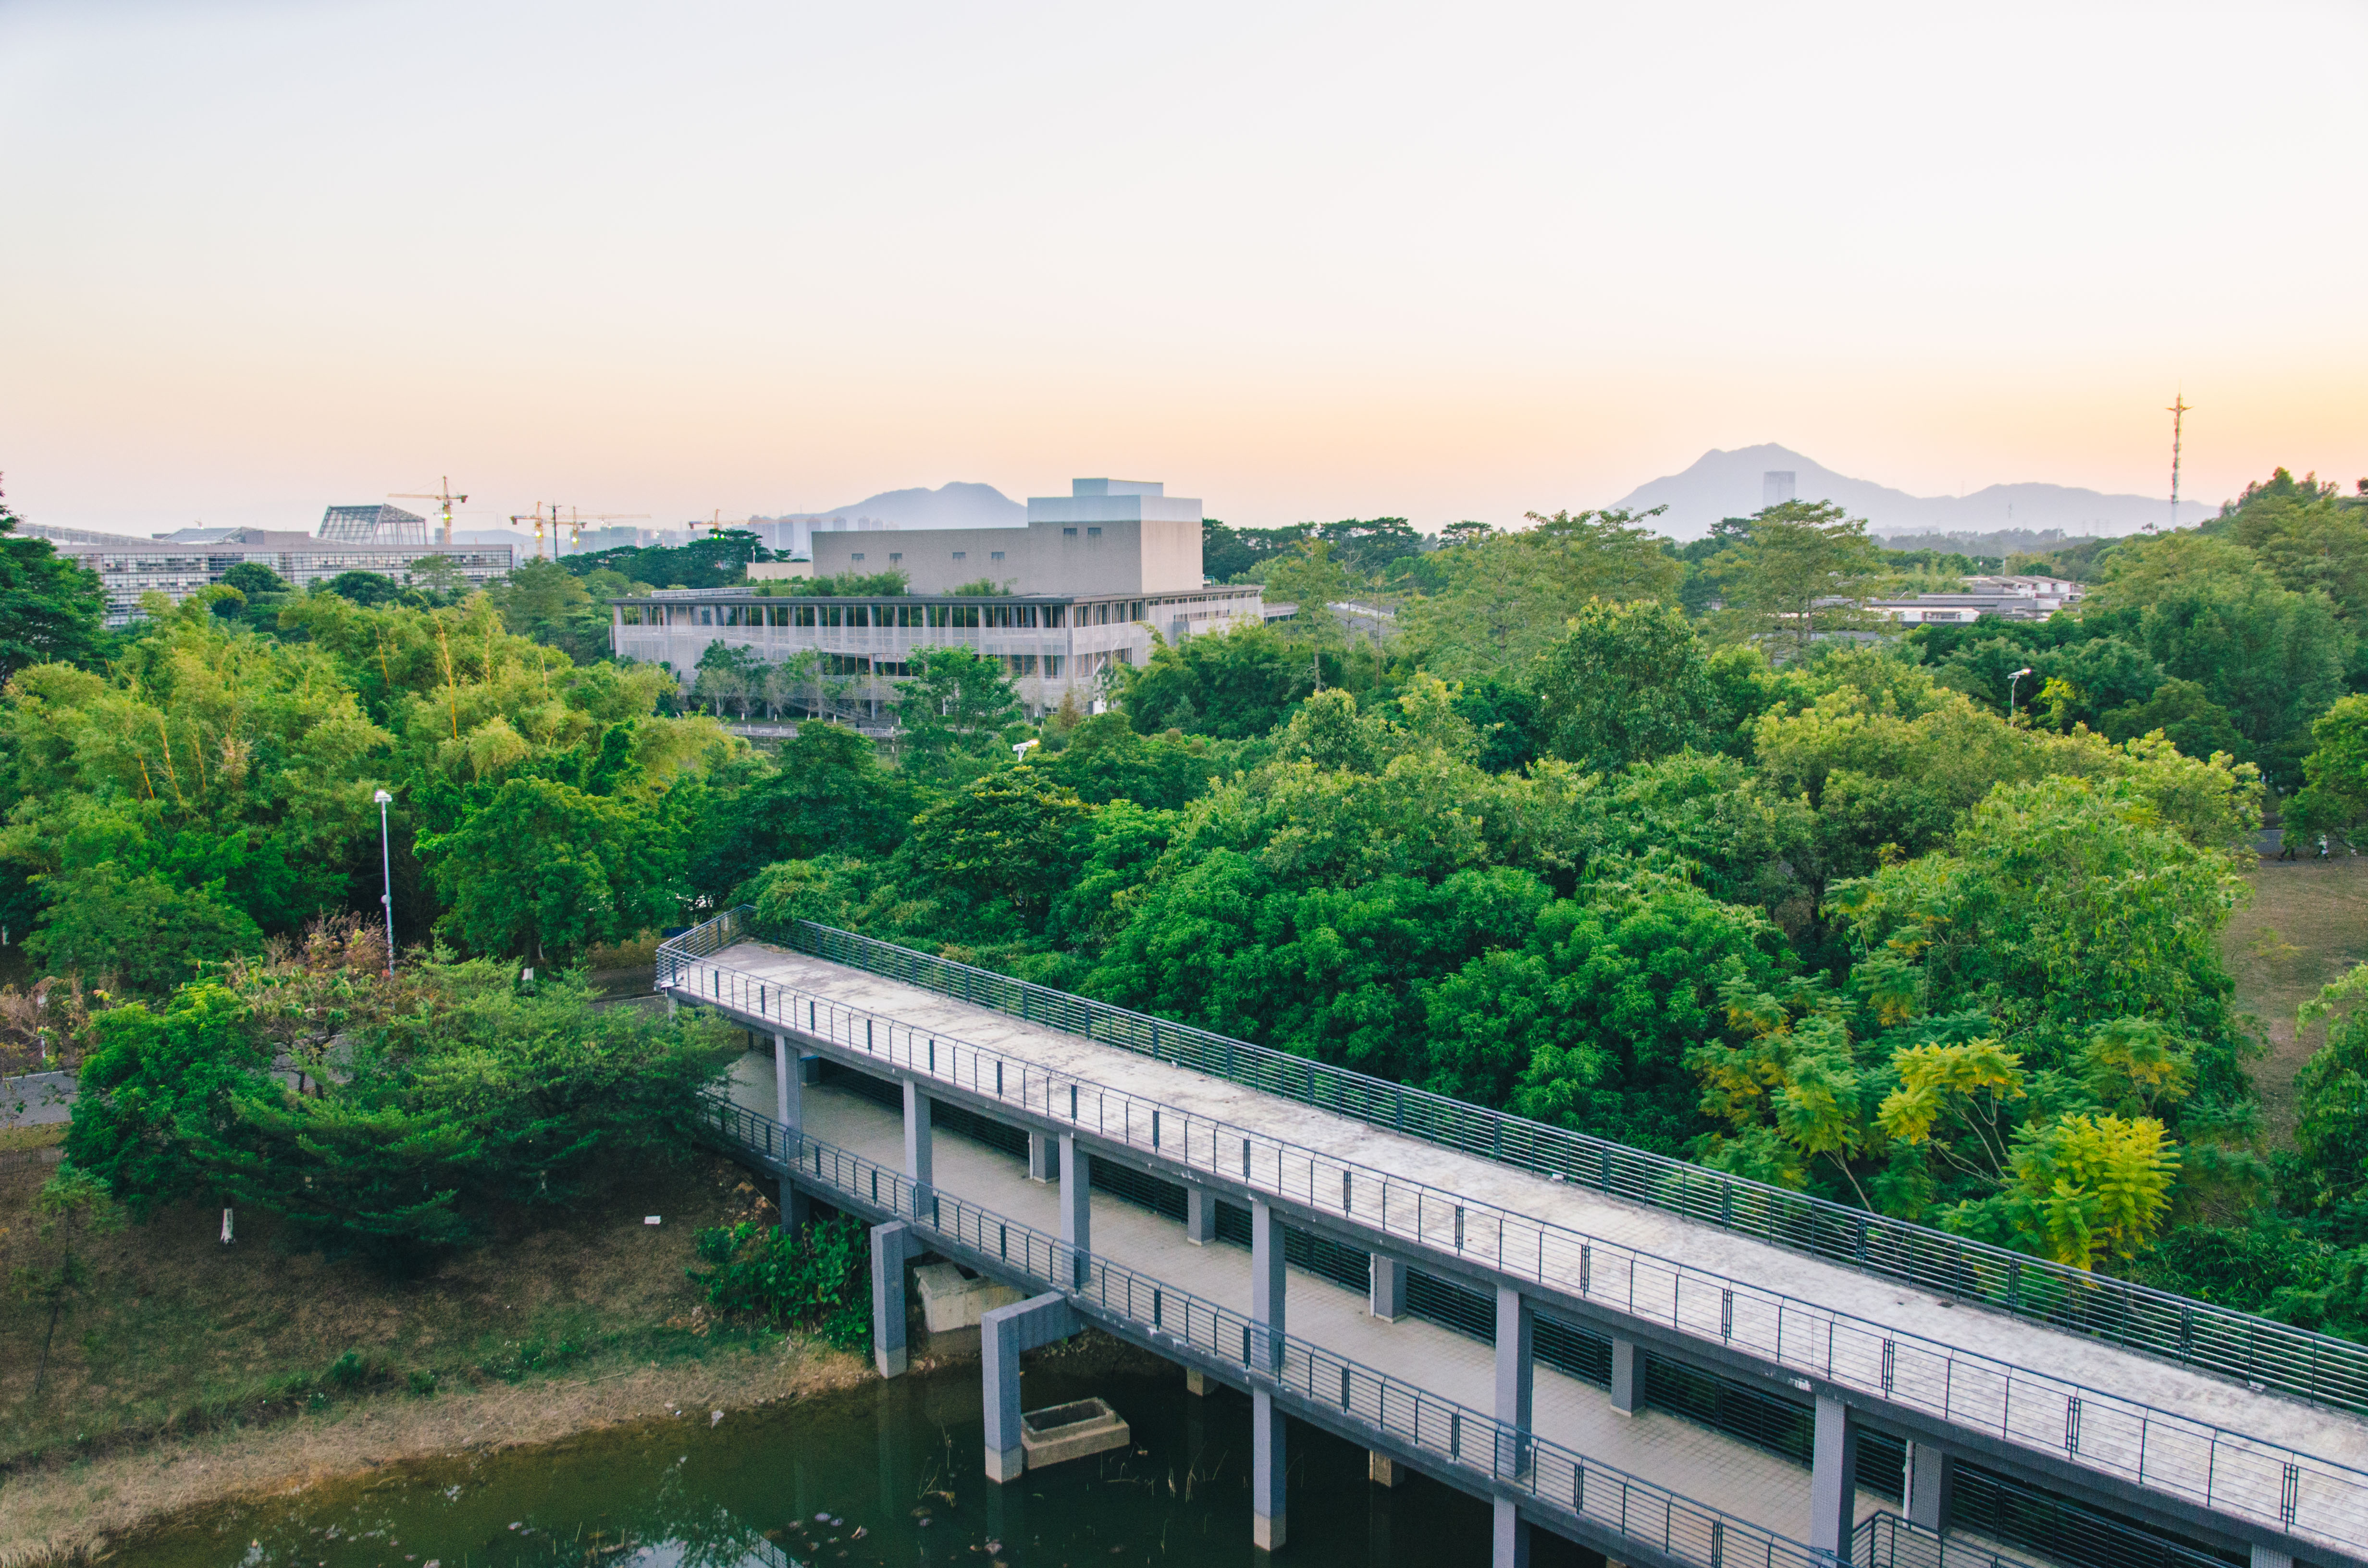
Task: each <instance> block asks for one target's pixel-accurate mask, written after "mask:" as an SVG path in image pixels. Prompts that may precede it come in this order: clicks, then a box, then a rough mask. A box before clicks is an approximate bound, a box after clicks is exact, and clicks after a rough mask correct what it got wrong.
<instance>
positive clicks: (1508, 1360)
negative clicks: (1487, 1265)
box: [1497, 1285, 1537, 1562]
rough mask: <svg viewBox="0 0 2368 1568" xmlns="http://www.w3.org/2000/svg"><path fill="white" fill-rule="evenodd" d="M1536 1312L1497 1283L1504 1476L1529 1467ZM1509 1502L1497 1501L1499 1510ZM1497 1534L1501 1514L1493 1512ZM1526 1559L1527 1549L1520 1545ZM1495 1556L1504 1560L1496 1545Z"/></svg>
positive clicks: (1500, 1451)
mask: <svg viewBox="0 0 2368 1568" xmlns="http://www.w3.org/2000/svg"><path fill="white" fill-rule="evenodd" d="M1536 1335H1537V1312H1536V1310H1535V1309H1534V1308H1532V1307H1531V1305H1530V1302H1529V1299H1528V1298H1527V1297H1525V1296H1523V1295H1522V1294H1521V1293H1520V1291H1519V1290H1515V1289H1514V1288H1513V1287H1512V1286H1510V1285H1499V1286H1497V1420H1499V1421H1501V1422H1503V1423H1504V1424H1505V1426H1509V1427H1511V1428H1512V1430H1511V1431H1509V1432H1508V1431H1505V1430H1503V1429H1501V1428H1500V1429H1499V1430H1498V1431H1497V1474H1499V1475H1502V1476H1506V1477H1508V1478H1511V1477H1517V1476H1520V1475H1521V1474H1523V1473H1525V1472H1526V1471H1528V1470H1529V1468H1530V1440H1529V1438H1530V1406H1531V1396H1532V1395H1533V1393H1534V1392H1535V1391H1536V1388H1537V1362H1536V1359H1535V1340H1536ZM1509 1506H1511V1505H1509V1504H1507V1503H1503V1502H1499V1503H1498V1504H1497V1507H1498V1508H1499V1509H1500V1510H1502V1509H1504V1508H1507V1507H1509ZM1497 1520H1498V1528H1497V1534H1498V1536H1499V1538H1500V1539H1501V1537H1502V1536H1503V1534H1504V1528H1503V1520H1504V1515H1503V1514H1502V1513H1501V1512H1500V1513H1499V1514H1498V1516H1497ZM1522 1556H1523V1558H1524V1559H1525V1560H1526V1558H1527V1556H1528V1551H1527V1549H1526V1548H1524V1549H1523V1551H1522ZM1505 1561H1507V1559H1506V1557H1505V1555H1504V1551H1503V1549H1502V1547H1501V1545H1500V1547H1499V1549H1498V1551H1497V1562H1505Z"/></svg>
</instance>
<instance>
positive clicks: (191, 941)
mask: <svg viewBox="0 0 2368 1568" xmlns="http://www.w3.org/2000/svg"><path fill="white" fill-rule="evenodd" d="M37 885H38V886H39V887H40V892H41V897H42V900H43V903H44V905H45V907H44V908H43V909H42V911H41V915H40V925H39V926H38V928H37V929H36V930H35V931H34V932H33V934H32V935H31V936H30V937H27V938H26V939H25V948H26V950H27V951H28V952H29V953H31V954H32V955H33V957H34V958H36V959H38V960H40V961H41V962H42V963H43V964H44V965H46V966H48V967H49V968H50V969H51V971H55V972H59V973H80V974H86V975H90V976H92V977H93V978H100V977H105V978H107V979H108V980H109V981H111V982H112V983H115V984H117V985H120V986H121V987H122V988H123V989H125V990H127V991H133V992H140V993H144V994H151V995H154V994H162V993H164V992H166V991H170V990H171V989H172V988H173V987H174V986H176V985H178V984H180V983H182V982H183V981H185V980H188V979H191V978H192V977H194V976H195V975H196V974H197V973H198V972H199V971H200V970H202V969H204V968H205V967H207V966H208V965H211V964H219V963H222V962H223V961H225V960H230V959H233V958H235V957H237V956H239V955H241V954H246V953H254V952H258V951H260V950H261V949H262V948H263V931H262V928H261V927H260V926H256V923H255V922H254V921H253V920H252V919H250V918H248V916H247V915H246V913H245V911H244V910H242V909H239V908H238V907H237V906H236V905H234V904H233V903H230V902H229V901H228V900H227V899H226V898H225V897H224V896H223V891H222V885H221V884H220V883H215V884H213V885H211V886H210V887H206V888H200V889H183V888H179V887H176V886H174V885H173V884H172V883H171V882H169V881H165V879H164V878H163V877H160V876H157V875H154V873H144V874H142V873H128V872H126V871H125V870H124V869H123V868H121V867H120V866H118V865H117V864H116V863H115V862H113V861H111V860H108V861H101V862H100V863H99V864H97V865H96V866H86V867H78V868H76V869H72V870H64V871H57V872H52V873H51V874H49V875H47V876H44V877H41V878H39V879H37Z"/></svg>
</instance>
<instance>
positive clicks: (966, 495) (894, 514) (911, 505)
mask: <svg viewBox="0 0 2368 1568" xmlns="http://www.w3.org/2000/svg"><path fill="white" fill-rule="evenodd" d="M792 517H845V518H847V519H848V521H849V522H856V521H860V520H863V519H867V518H868V519H869V520H871V521H872V522H875V523H894V524H895V525H896V526H897V527H898V528H1019V527H1020V526H1022V525H1024V524H1025V523H1026V522H1027V521H1028V506H1027V504H1026V503H1024V502H1020V501H1014V500H1013V499H1011V497H1010V496H1008V495H1006V494H1004V493H1003V492H1002V491H1000V490H997V489H996V487H995V486H994V485H992V484H978V483H972V482H970V481H967V480H955V481H953V482H951V483H947V484H941V485H939V486H938V488H936V489H935V490H931V489H928V487H927V486H918V485H916V486H915V487H914V488H912V489H910V490H883V491H882V492H881V493H880V494H877V495H868V496H866V497H864V498H863V499H862V500H860V501H858V502H856V503H855V504H854V505H853V506H831V507H826V508H825V509H824V510H822V511H819V512H784V513H782V514H781V516H780V519H779V520H781V521H787V520H789V519H790V518H792Z"/></svg>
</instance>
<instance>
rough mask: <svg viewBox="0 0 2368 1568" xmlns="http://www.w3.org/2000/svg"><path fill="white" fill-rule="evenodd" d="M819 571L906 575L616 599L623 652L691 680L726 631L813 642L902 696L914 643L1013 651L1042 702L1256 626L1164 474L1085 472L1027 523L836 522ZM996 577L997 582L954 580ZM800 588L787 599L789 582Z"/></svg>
mask: <svg viewBox="0 0 2368 1568" xmlns="http://www.w3.org/2000/svg"><path fill="white" fill-rule="evenodd" d="M813 540H814V574H815V575H816V576H822V577H836V576H840V575H843V574H848V573H855V574H866V575H869V574H875V573H883V572H889V571H898V572H902V573H904V574H905V577H906V579H907V590H906V592H905V593H903V594H900V595H879V596H873V597H862V598H847V597H811V596H799V597H790V595H794V594H795V590H796V586H797V585H796V584H795V583H794V582H776V583H768V584H766V585H765V586H767V587H770V588H773V589H775V590H776V592H774V593H772V594H769V595H768V594H764V593H760V592H758V591H757V586H756V585H750V586H747V587H740V588H708V589H689V590H678V591H675V592H670V593H659V594H652V595H650V596H648V597H643V598H623V599H612V600H610V601H609V603H610V606H611V608H612V609H613V612H614V616H615V619H614V620H613V622H612V623H611V630H610V633H609V635H610V640H611V642H610V645H611V646H612V647H613V648H614V649H615V651H616V653H617V655H618V656H619V657H620V658H630V659H638V660H642V661H643V662H645V663H652V664H664V665H668V666H670V667H671V668H672V669H673V670H674V671H675V672H676V673H677V676H679V677H680V678H681V680H682V682H683V684H684V686H685V687H689V684H690V682H691V679H692V678H693V673H694V672H695V671H696V670H697V668H698V665H699V661H700V656H701V655H702V654H704V653H706V651H707V649H708V648H709V647H710V646H711V645H712V644H713V643H716V642H730V643H738V644H740V645H742V646H745V647H747V648H749V649H751V650H753V651H754V652H755V653H757V656H758V657H760V658H762V659H765V660H766V661H768V662H770V663H780V662H782V661H784V660H787V659H791V658H793V657H795V656H796V655H798V654H799V653H804V652H807V651H809V650H811V651H813V652H814V653H818V654H820V655H821V656H822V658H823V659H824V661H825V664H826V666H827V667H828V669H829V670H830V672H831V673H832V674H833V675H834V676H837V677H838V678H841V679H850V680H852V681H853V682H854V687H853V688H852V692H851V695H852V698H853V699H854V700H856V701H858V702H860V703H863V704H866V705H868V706H875V707H876V706H878V705H883V704H886V703H888V702H892V701H894V696H895V689H894V688H895V683H896V681H897V680H899V679H900V678H902V677H904V676H907V675H909V674H911V673H912V665H913V663H914V655H915V654H916V652H917V651H919V650H923V649H927V648H936V647H966V648H971V649H973V650H975V651H976V652H977V653H981V654H983V655H985V656H986V657H988V658H992V659H996V660H998V661H1000V662H1001V663H1002V665H1003V666H1004V668H1005V670H1006V671H1007V672H1008V674H1009V675H1010V676H1011V677H1012V679H1013V681H1014V682H1015V684H1016V685H1017V686H1018V687H1019V695H1020V698H1021V699H1022V700H1023V701H1024V702H1026V703H1027V705H1028V707H1029V710H1030V711H1031V712H1034V713H1042V712H1045V711H1047V710H1050V709H1053V708H1056V707H1058V706H1059V705H1060V702H1061V699H1062V698H1063V696H1064V695H1065V694H1067V693H1068V692H1070V691H1071V690H1076V692H1077V693H1078V697H1079V699H1080V701H1081V702H1083V701H1085V700H1087V699H1090V698H1091V697H1092V696H1093V695H1095V694H1096V693H1097V692H1098V690H1099V685H1100V681H1101V679H1102V676H1103V672H1104V671H1106V670H1107V669H1109V668H1110V665H1114V664H1116V665H1141V664H1143V663H1144V660H1145V659H1146V658H1148V656H1149V654H1150V652H1151V635H1152V632H1153V631H1154V629H1156V630H1157V631H1159V632H1160V633H1161V634H1162V635H1163V636H1165V637H1166V638H1167V640H1168V641H1169V642H1180V641H1182V640H1183V639H1185V638H1187V637H1190V636H1193V635H1196V634H1198V633H1200V632H1203V631H1219V630H1222V629H1224V628H1225V627H1227V626H1233V625H1239V624H1254V623H1256V622H1258V620H1259V619H1262V616H1263V613H1264V612H1263V604H1262V601H1261V597H1260V590H1259V589H1258V586H1257V585H1247V586H1242V587H1212V586H1209V585H1207V584H1206V583H1205V582H1204V581H1203V579H1202V577H1201V503H1200V502H1198V501H1196V500H1192V499H1190V498H1187V497H1184V496H1172V495H1168V494H1165V493H1164V490H1163V487H1162V486H1160V485H1158V484H1151V483H1139V482H1134V481H1128V480H1110V479H1080V480H1077V481H1076V482H1075V483H1074V485H1073V486H1072V491H1071V494H1067V495H1061V496H1040V497H1034V498H1031V499H1030V501H1029V503H1028V523H1027V526H1026V527H1025V528H900V529H894V530H881V531H877V532H860V531H853V530H849V531H845V532H835V531H825V532H820V533H816V534H814V536H813ZM982 580H984V581H985V582H986V583H991V584H992V585H994V587H995V589H996V592H994V593H991V594H979V593H970V594H961V593H956V592H954V591H953V590H954V589H956V588H962V587H969V586H973V585H978V584H979V583H981V581H982ZM784 589H786V590H789V595H785V594H783V593H782V592H780V590H784Z"/></svg>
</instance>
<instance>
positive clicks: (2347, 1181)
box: [2290, 964, 2368, 1245]
mask: <svg viewBox="0 0 2368 1568" xmlns="http://www.w3.org/2000/svg"><path fill="white" fill-rule="evenodd" d="M2363 997H2368V964H2363V965H2359V966H2356V967H2354V968H2353V969H2352V971H2351V972H2350V973H2349V974H2346V975H2344V976H2343V977H2342V978H2341V979H2340V980H2338V981H2336V982H2335V983H2332V984H2330V985H2327V986H2324V987H2322V988H2321V989H2320V991H2319V993H2318V994H2317V996H2314V997H2312V998H2311V999H2310V1000H2309V1001H2307V1002H2305V1003H2304V1004H2303V1006H2302V1008H2301V1010H2300V1012H2299V1013H2298V1015H2297V1016H2296V1018H2295V1026H2294V1027H2295V1030H2296V1032H2297V1033H2303V1032H2305V1031H2307V1030H2309V1029H2312V1028H2317V1027H2318V1026H2320V1025H2322V1024H2323V1025H2325V1026H2326V1030H2327V1033H2326V1039H2325V1040H2324V1041H2323V1043H2321V1045H2320V1046H2319V1048H2318V1050H2317V1051H2315V1052H2313V1053H2312V1055H2311V1058H2310V1060H2309V1061H2308V1062H2305V1063H2304V1064H2303V1069H2302V1071H2301V1072H2300V1073H2299V1074H2295V1076H2294V1111H2295V1117H2294V1147H2295V1148H2296V1150H2297V1151H2299V1153H2300V1154H2301V1170H2300V1172H2299V1173H2298V1179H2297V1180H2295V1181H2294V1182H2293V1183H2291V1184H2290V1185H2291V1186H2293V1187H2294V1188H2295V1189H2297V1190H2296V1194H2295V1196H2296V1198H2297V1199H2298V1200H2299V1204H2300V1206H2301V1207H2302V1209H2303V1210H2305V1212H2309V1213H2315V1214H2317V1215H2318V1216H2321V1217H2323V1218H2324V1219H2326V1220H2327V1221H2330V1222H2331V1223H2332V1224H2334V1226H2335V1227H2336V1229H2337V1231H2338V1233H2340V1235H2341V1237H2342V1239H2343V1240H2344V1241H2345V1242H2346V1243H2347V1244H2351V1245H2358V1244H2360V1243H2362V1241H2368V1008H2363V1007H2362V1006H2361V1002H2362V998H2363Z"/></svg>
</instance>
